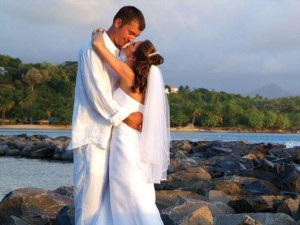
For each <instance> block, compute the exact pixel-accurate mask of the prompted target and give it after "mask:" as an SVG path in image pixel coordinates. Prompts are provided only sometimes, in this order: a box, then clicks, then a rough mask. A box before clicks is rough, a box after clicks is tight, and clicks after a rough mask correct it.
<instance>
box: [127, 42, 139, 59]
mask: <svg viewBox="0 0 300 225" xmlns="http://www.w3.org/2000/svg"><path fill="white" fill-rule="evenodd" d="M141 43H142V41H137V42H132V43H130V44H129V45H128V46H126V47H125V48H124V49H123V52H124V54H125V55H126V57H127V58H130V57H131V56H132V54H133V53H134V52H135V50H136V49H137V48H138V46H139V45H140V44H141Z"/></svg>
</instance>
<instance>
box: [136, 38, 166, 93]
mask: <svg viewBox="0 0 300 225" xmlns="http://www.w3.org/2000/svg"><path fill="white" fill-rule="evenodd" d="M133 56H134V57H135V64H134V66H133V68H132V69H133V71H134V74H135V78H134V82H133V85H132V87H131V90H132V91H133V92H136V91H137V90H138V91H139V92H141V93H145V92H146V88H147V80H148V75H149V71H150V67H151V66H152V65H154V66H158V65H160V64H163V63H164V58H163V57H162V56H161V55H160V54H159V52H157V51H156V49H155V47H154V45H153V44H152V43H151V41H149V40H145V41H143V42H142V43H141V44H139V46H138V48H137V49H136V50H135V52H134V53H133Z"/></svg>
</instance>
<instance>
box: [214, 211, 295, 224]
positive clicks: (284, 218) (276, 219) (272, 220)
mask: <svg viewBox="0 0 300 225" xmlns="http://www.w3.org/2000/svg"><path fill="white" fill-rule="evenodd" d="M244 216H249V217H251V218H252V219H254V220H256V221H259V222H260V223H261V224H263V225H292V223H294V222H295V221H294V220H293V219H292V218H291V217H290V216H289V215H286V214H284V213H247V214H226V215H220V216H214V221H215V224H214V225H229V224H230V225H231V224H232V225H235V224H239V223H240V222H241V221H242V220H243V218H244Z"/></svg>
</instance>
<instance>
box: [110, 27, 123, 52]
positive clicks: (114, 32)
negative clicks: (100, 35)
mask: <svg viewBox="0 0 300 225" xmlns="http://www.w3.org/2000/svg"><path fill="white" fill-rule="evenodd" d="M106 33H107V35H108V37H109V38H110V40H111V41H112V42H113V43H114V44H115V46H116V47H117V48H118V49H120V50H121V49H122V46H120V45H118V43H117V40H116V31H115V28H114V27H113V26H111V27H110V28H109V29H108V30H107V31H106Z"/></svg>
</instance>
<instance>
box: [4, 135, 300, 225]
mask: <svg viewBox="0 0 300 225" xmlns="http://www.w3.org/2000/svg"><path fill="white" fill-rule="evenodd" d="M23 138H26V137H23ZM34 138H37V137H36V136H35V137H34ZM31 139H32V137H31V138H30V140H31ZM40 139H41V140H42V139H43V140H44V141H45V140H47V142H49V143H52V145H54V146H55V144H53V143H55V141H54V140H53V139H51V138H48V137H42V138H40ZM1 141H2V143H3V142H4V141H3V139H1ZM68 141H69V140H68ZM68 141H63V142H62V143H64V144H65V146H67V145H66V144H67V142H68ZM5 143H6V142H5ZM6 144H7V146H14V145H13V144H12V143H10V144H8V143H6ZM61 146H62V144H61ZM23 148H24V147H23ZM44 148H46V147H44ZM53 148H54V147H53ZM54 149H56V148H54ZM61 149H62V150H57V149H56V150H54V153H55V152H56V154H58V153H60V154H61V155H63V154H64V153H63V152H64V149H63V148H61ZM22 151H23V150H22ZM22 151H21V152H22ZM52 151H53V150H52ZM54 153H53V154H52V157H53V155H54ZM6 155H7V153H6ZM52 157H51V158H52ZM170 157H171V163H170V166H169V169H168V179H167V180H166V181H164V182H162V183H161V184H158V185H156V186H155V187H156V195H157V201H156V202H157V206H158V207H159V210H160V213H161V216H162V218H163V221H164V224H165V225H196V224H200V225H213V224H215V225H246V224H248V225H259V224H262V225H278V224H280V225H300V221H299V219H300V208H299V203H300V195H299V193H300V176H299V173H300V168H299V163H300V147H293V148H286V146H284V145H279V144H270V143H254V144H253V143H245V142H222V141H209V142H206V141H199V142H191V141H188V140H184V141H172V142H171V149H170ZM72 193H73V190H72V187H61V188H59V189H57V190H54V191H49V190H41V189H33V188H28V189H26V188H23V189H17V190H14V191H12V192H10V193H8V194H7V195H6V196H5V197H4V198H3V200H2V201H1V203H0V224H4V225H12V224H37V225H39V224H57V225H69V224H74V206H73V203H72V202H73V201H72V200H73V194H72ZM1 222H2V223H1Z"/></svg>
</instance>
